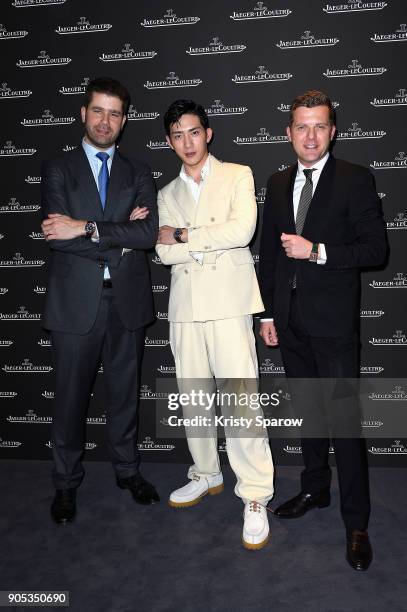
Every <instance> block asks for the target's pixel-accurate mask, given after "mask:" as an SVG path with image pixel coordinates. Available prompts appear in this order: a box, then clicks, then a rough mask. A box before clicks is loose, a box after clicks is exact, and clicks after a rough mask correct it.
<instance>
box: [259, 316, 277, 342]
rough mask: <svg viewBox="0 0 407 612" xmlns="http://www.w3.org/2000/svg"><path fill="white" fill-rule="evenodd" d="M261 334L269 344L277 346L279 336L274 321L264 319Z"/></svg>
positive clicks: (261, 324)
mask: <svg viewBox="0 0 407 612" xmlns="http://www.w3.org/2000/svg"><path fill="white" fill-rule="evenodd" d="M259 333H260V336H261V337H262V338H263V341H264V344H266V345H267V346H277V345H278V337H277V332H276V328H275V326H274V323H273V321H263V323H260V332H259Z"/></svg>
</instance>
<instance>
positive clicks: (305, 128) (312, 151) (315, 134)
mask: <svg viewBox="0 0 407 612" xmlns="http://www.w3.org/2000/svg"><path fill="white" fill-rule="evenodd" d="M293 119H294V120H293V123H292V125H291V126H289V127H287V136H288V140H289V141H290V142H291V144H292V145H293V148H294V151H295V152H296V154H297V157H298V159H299V161H300V162H301V163H302V164H303V165H304V166H305V167H306V168H310V167H311V166H313V165H314V164H315V163H316V162H317V161H319V160H320V159H322V158H323V157H324V155H325V153H326V152H327V151H328V149H329V145H330V142H331V140H332V138H333V137H334V134H335V126H334V125H331V124H330V122H329V109H328V107H327V106H314V108H306V107H305V106H299V107H298V108H296V109H295V111H294V113H293Z"/></svg>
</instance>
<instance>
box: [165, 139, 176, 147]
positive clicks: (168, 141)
mask: <svg viewBox="0 0 407 612" xmlns="http://www.w3.org/2000/svg"><path fill="white" fill-rule="evenodd" d="M165 140H166V141H167V143H168V144H169V146H170V147H171V149H172V150H174V147H173V146H172V144H171V140H170V137H169V136H166V137H165Z"/></svg>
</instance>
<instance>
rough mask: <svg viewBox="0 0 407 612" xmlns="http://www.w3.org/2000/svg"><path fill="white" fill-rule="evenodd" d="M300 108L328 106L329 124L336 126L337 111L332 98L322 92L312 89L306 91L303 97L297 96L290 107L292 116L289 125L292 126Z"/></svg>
mask: <svg viewBox="0 0 407 612" xmlns="http://www.w3.org/2000/svg"><path fill="white" fill-rule="evenodd" d="M300 106H305V107H306V108H313V107H314V106H327V107H328V110H329V123H330V124H331V125H335V123H336V118H335V109H334V107H333V106H332V102H331V100H330V98H328V96H327V95H326V94H324V93H323V92H322V91H317V90H316V89H310V90H309V91H306V92H305V93H303V94H302V95H301V96H297V97H296V98H294V100H293V101H292V103H291V106H290V115H289V119H288V125H290V126H291V125H292V124H293V121H294V111H295V110H296V109H297V108H299V107H300Z"/></svg>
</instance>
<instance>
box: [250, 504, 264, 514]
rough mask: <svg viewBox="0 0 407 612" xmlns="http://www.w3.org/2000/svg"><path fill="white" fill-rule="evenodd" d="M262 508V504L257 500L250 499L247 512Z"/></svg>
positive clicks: (257, 510)
mask: <svg viewBox="0 0 407 612" xmlns="http://www.w3.org/2000/svg"><path fill="white" fill-rule="evenodd" d="M262 508H264V506H262V505H261V504H260V503H259V502H257V501H251V502H250V503H249V512H261V509H262Z"/></svg>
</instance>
